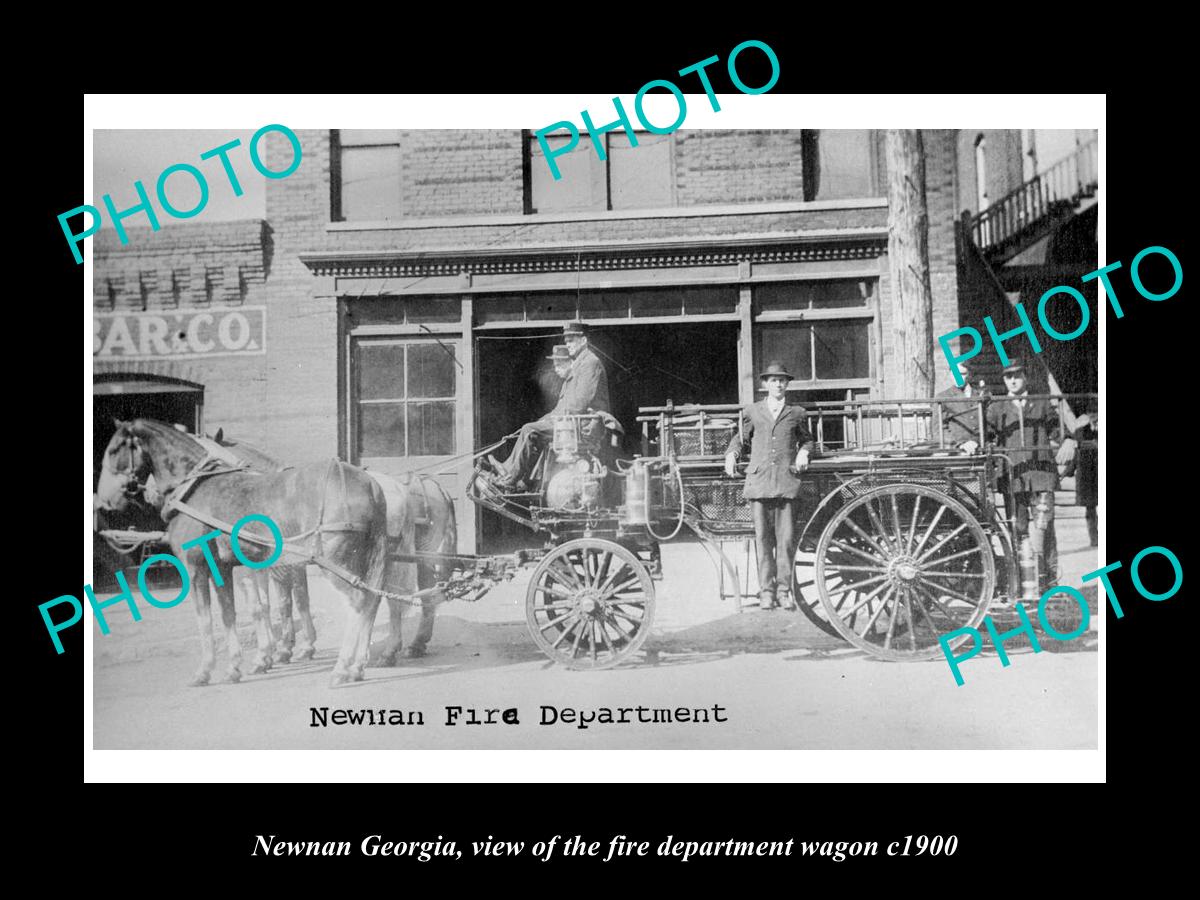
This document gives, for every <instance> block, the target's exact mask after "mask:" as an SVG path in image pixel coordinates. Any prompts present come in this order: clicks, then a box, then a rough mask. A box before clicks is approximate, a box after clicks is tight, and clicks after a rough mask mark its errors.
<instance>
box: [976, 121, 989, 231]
mask: <svg viewBox="0 0 1200 900" xmlns="http://www.w3.org/2000/svg"><path fill="white" fill-rule="evenodd" d="M987 187H988V186H987V139H986V138H985V137H984V136H983V135H982V134H981V135H979V137H977V138H975V202H976V203H977V204H978V206H977V208H976V212H983V211H984V210H985V209H987V208H988V189H987Z"/></svg>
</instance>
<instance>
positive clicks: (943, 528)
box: [815, 484, 996, 659]
mask: <svg viewBox="0 0 1200 900" xmlns="http://www.w3.org/2000/svg"><path fill="white" fill-rule="evenodd" d="M816 557H817V558H816V566H815V577H816V582H817V589H818V591H819V592H820V596H821V605H822V606H823V607H824V613H825V616H826V618H827V619H828V621H829V622H830V623H831V624H832V625H833V627H834V628H836V629H837V632H838V633H839V634H841V635H842V637H844V638H845V639H846V640H848V641H850V642H851V643H852V644H854V645H856V646H858V647H861V648H862V649H864V650H866V651H867V652H869V653H871V654H872V655H874V656H881V657H885V658H887V659H928V658H932V657H934V656H938V655H939V654H941V652H942V648H941V644H940V643H939V641H938V638H939V637H940V636H941V635H943V634H946V633H947V632H950V631H954V630H955V629H957V628H963V627H976V626H978V625H979V623H980V622H982V621H983V617H984V616H985V615H986V614H987V608H988V604H989V603H990V602H991V599H992V593H993V591H994V590H995V584H996V561H995V558H994V557H993V555H992V545H991V542H990V541H989V540H988V536H987V533H986V532H985V531H984V530H983V527H982V526H981V525H980V524H979V522H978V521H977V520H976V519H975V517H974V516H973V515H972V514H971V512H970V511H969V510H968V509H967V508H966V507H965V506H963V504H961V503H960V502H959V501H957V500H955V499H954V498H953V497H950V496H948V495H947V494H944V493H943V492H941V491H939V490H937V489H935V488H930V487H925V486H922V485H908V484H895V485H887V486H885V487H881V488H878V489H877V490H874V491H872V492H870V493H868V494H864V495H862V496H861V497H857V498H855V499H854V500H852V501H850V502H849V503H847V504H846V505H845V506H844V507H842V509H840V510H838V512H837V514H836V515H835V516H834V517H833V519H832V520H831V521H830V523H829V525H828V526H827V527H826V528H825V531H824V532H823V533H822V534H821V539H820V541H818V543H817V554H816ZM968 637H969V635H961V636H960V637H957V638H955V639H954V640H953V641H952V643H951V645H950V646H951V647H952V648H953V647H957V646H958V645H959V644H961V643H963V642H964V641H966V640H967V639H968Z"/></svg>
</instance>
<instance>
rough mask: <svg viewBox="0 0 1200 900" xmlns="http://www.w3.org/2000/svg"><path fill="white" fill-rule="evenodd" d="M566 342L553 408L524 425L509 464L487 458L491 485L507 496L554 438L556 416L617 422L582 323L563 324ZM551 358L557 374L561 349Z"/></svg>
mask: <svg viewBox="0 0 1200 900" xmlns="http://www.w3.org/2000/svg"><path fill="white" fill-rule="evenodd" d="M563 342H564V343H563V346H565V348H566V355H567V357H568V359H569V362H567V363H566V365H565V366H564V368H565V374H564V377H563V383H562V387H561V388H560V389H559V394H558V402H557V403H556V404H555V405H554V409H552V410H550V412H548V413H546V415H544V416H542V417H541V418H540V419H538V420H537V421H534V422H527V423H526V424H524V425H522V426H521V431H520V433H519V434H518V435H517V440H516V443H515V444H514V445H513V449H512V453H510V454H509V456H508V459H507V460H506V461H504V462H500V461H499V460H497V459H495V458H494V457H490V456H489V457H488V461H489V462H490V463H491V464H492V466H493V467H494V468H495V469H496V475H495V476H494V477H493V479H492V483H493V484H494V485H495V487H496V488H497V489H498V490H500V491H502V492H504V493H511V492H512V491H515V490H516V489H517V487H518V486H519V485H520V483H521V482H522V481H523V480H525V479H527V478H528V476H529V473H530V472H531V471H532V469H533V466H534V463H536V462H537V460H538V457H539V455H540V453H541V451H542V450H543V449H544V448H545V447H546V445H547V444H548V443H549V442H550V440H551V439H552V438H553V437H554V419H555V417H556V416H564V415H580V414H583V413H590V412H599V413H604V414H605V421H606V422H607V423H609V424H613V425H615V423H616V420H615V419H613V418H612V416H611V414H610V413H609V402H608V373H607V372H605V371H604V364H603V363H601V362H600V358H599V357H598V356H596V354H595V352H593V351H592V349H591V348H590V347H588V339H587V333H586V332H585V330H584V326H583V324H582V323H581V322H568V323H567V324H566V325H564V326H563ZM550 358H551V359H553V360H555V370H556V371H558V369H559V366H560V365H563V363H564V360H563V359H562V354H561V353H560V348H559V347H555V355H554V356H551V357H550ZM599 427H602V426H601V425H600V423H587V424H586V425H585V426H584V431H585V437H587V436H588V434H589V433H590V432H591V431H593V430H594V429H596V428H599ZM618 427H619V426H618Z"/></svg>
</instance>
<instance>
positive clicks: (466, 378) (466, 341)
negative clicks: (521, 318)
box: [454, 294, 480, 553]
mask: <svg viewBox="0 0 1200 900" xmlns="http://www.w3.org/2000/svg"><path fill="white" fill-rule="evenodd" d="M474 326H475V300H474V298H473V297H471V295H470V294H467V295H465V296H464V297H463V298H462V344H461V346H462V358H461V359H460V360H459V361H460V362H461V363H462V369H461V370H460V371H459V376H458V377H459V382H458V398H459V402H458V403H456V404H455V408H456V410H457V414H456V417H455V418H456V421H455V423H454V425H455V435H456V437H455V445H456V447H457V448H458V449H457V451H456V452H457V453H468V454H469V453H470V451H471V450H473V449H474V447H475V382H476V378H475V334H474V331H473V330H472V329H473V328H474ZM474 465H475V460H474V459H472V458H471V457H470V456H469V455H468V456H466V457H464V458H463V459H461V460H460V461H459V463H458V466H457V472H458V479H457V480H458V484H459V488H460V491H461V496H462V498H463V499H462V506H461V507H460V510H461V515H460V516H459V517H458V549H459V552H460V553H477V552H478V547H477V543H476V535H477V534H478V533H479V531H478V528H479V515H480V510H479V507H477V506H476V505H475V504H474V503H472V502H471V501H469V500H467V499H466V498H465V492H466V486H467V482H468V481H469V480H470V478H471V470H472V468H474ZM456 499H457V498H456Z"/></svg>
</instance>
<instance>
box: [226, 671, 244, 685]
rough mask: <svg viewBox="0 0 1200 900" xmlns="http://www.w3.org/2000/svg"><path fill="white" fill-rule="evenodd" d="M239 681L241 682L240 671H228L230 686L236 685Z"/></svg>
mask: <svg viewBox="0 0 1200 900" xmlns="http://www.w3.org/2000/svg"><path fill="white" fill-rule="evenodd" d="M241 680H242V673H241V671H240V670H238V669H230V670H229V683H230V684H237V683H238V682H239V681H241Z"/></svg>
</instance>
